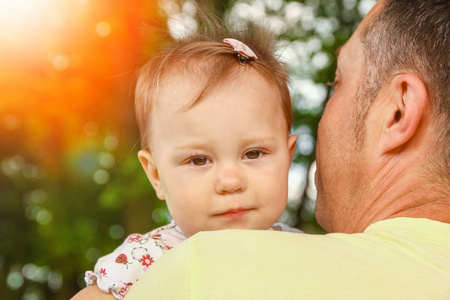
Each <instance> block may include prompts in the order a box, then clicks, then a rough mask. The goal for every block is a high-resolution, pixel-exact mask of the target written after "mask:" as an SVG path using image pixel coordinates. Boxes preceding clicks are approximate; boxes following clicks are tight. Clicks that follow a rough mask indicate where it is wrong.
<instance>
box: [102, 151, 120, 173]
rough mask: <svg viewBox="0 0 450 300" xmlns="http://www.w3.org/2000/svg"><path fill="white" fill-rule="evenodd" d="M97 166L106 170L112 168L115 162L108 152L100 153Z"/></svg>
mask: <svg viewBox="0 0 450 300" xmlns="http://www.w3.org/2000/svg"><path fill="white" fill-rule="evenodd" d="M98 162H99V164H100V165H101V166H102V167H103V168H106V169H109V168H112V167H113V166H114V164H115V162H116V160H115V159H114V156H113V155H112V154H111V153H109V152H102V153H99V155H98Z"/></svg>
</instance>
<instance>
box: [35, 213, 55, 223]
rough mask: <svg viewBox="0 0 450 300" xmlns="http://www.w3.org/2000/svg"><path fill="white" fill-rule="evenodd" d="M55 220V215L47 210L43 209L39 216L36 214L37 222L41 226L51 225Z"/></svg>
mask: <svg viewBox="0 0 450 300" xmlns="http://www.w3.org/2000/svg"><path fill="white" fill-rule="evenodd" d="M52 219H53V215H52V213H51V212H49V211H48V210H46V209H41V210H40V211H39V212H38V213H37V214H36V221H37V222H38V223H39V224H41V225H47V224H49V223H50V222H51V221H52Z"/></svg>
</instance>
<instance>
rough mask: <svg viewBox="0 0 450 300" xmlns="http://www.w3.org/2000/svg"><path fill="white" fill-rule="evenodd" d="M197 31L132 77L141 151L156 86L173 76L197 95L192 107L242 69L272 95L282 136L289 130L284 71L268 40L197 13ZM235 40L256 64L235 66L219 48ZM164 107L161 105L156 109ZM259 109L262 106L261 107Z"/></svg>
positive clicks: (227, 49) (146, 143)
mask: <svg viewBox="0 0 450 300" xmlns="http://www.w3.org/2000/svg"><path fill="white" fill-rule="evenodd" d="M198 12H199V14H200V21H201V23H200V29H199V30H198V31H197V32H195V33H192V34H190V35H189V36H187V37H185V38H182V39H178V40H174V41H172V42H171V43H170V44H169V45H167V46H166V47H165V48H164V49H162V50H161V51H160V52H159V53H157V54H156V55H155V56H153V57H152V58H151V59H150V60H149V61H148V62H146V63H145V64H144V65H143V66H142V67H141V68H140V69H139V70H138V73H137V83H136V90H135V111H136V119H137V123H138V127H139V131H140V137H141V148H142V149H150V134H151V131H150V127H151V121H150V120H151V117H152V116H151V115H152V110H153V108H154V105H155V102H157V101H159V99H155V96H157V90H158V87H159V85H160V84H161V83H162V82H163V81H164V84H169V85H170V81H171V76H173V75H174V74H183V75H184V74H189V76H193V78H194V79H196V78H197V79H198V80H195V83H196V85H197V86H198V92H197V94H196V95H195V96H194V97H193V99H191V102H189V103H188V106H187V108H189V107H192V106H193V105H195V104H196V103H198V102H199V101H201V100H202V99H203V98H204V96H205V95H206V94H207V93H209V92H211V91H212V90H213V89H214V88H215V87H216V86H218V85H219V84H222V83H224V82H227V81H231V80H232V79H233V78H236V77H239V76H243V75H242V74H244V73H243V72H244V71H245V69H247V68H249V67H250V68H252V69H254V70H256V71H257V72H258V73H259V74H261V75H262V76H263V77H264V78H265V79H266V80H267V81H268V83H269V84H271V85H272V86H273V88H274V89H276V90H277V94H278V96H279V101H280V108H281V111H282V113H283V115H284V117H285V119H286V124H287V130H288V131H290V129H291V126H292V107H291V99H290V94H289V88H288V78H289V77H288V72H287V70H286V67H285V66H284V65H283V64H282V63H281V62H280V61H279V60H278V59H277V57H276V56H275V50H276V49H275V38H274V35H273V34H272V33H271V32H269V31H267V30H265V29H263V28H262V27H260V26H257V25H254V24H250V25H248V26H247V27H246V28H244V29H242V30H232V29H230V28H229V26H225V25H224V22H223V21H221V20H219V19H218V18H217V17H214V16H212V15H211V13H209V12H208V13H206V12H205V11H204V10H201V9H200V10H199V11H198ZM224 38H234V39H237V40H239V41H241V42H243V43H244V44H246V45H247V46H249V47H250V48H251V49H252V50H253V51H254V52H255V54H256V55H257V57H258V59H256V60H255V59H249V60H247V61H246V62H245V66H242V65H241V64H240V63H239V60H238V58H237V53H236V52H235V51H234V50H233V48H232V47H231V46H230V45H229V44H227V43H224V42H223V39H224ZM161 105H164V104H161ZM261 105H265V104H264V103H261Z"/></svg>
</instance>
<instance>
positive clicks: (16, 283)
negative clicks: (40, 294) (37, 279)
mask: <svg viewBox="0 0 450 300" xmlns="http://www.w3.org/2000/svg"><path fill="white" fill-rule="evenodd" d="M23 282H24V280H23V277H22V274H20V272H18V271H12V272H10V273H9V274H8V277H6V284H7V285H8V287H9V288H10V289H11V290H17V289H19V288H20V287H21V286H22V285H23Z"/></svg>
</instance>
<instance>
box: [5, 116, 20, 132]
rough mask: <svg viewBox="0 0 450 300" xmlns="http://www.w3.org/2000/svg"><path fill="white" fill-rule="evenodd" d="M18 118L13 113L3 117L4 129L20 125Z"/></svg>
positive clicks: (12, 128)
mask: <svg viewBox="0 0 450 300" xmlns="http://www.w3.org/2000/svg"><path fill="white" fill-rule="evenodd" d="M20 123H21V121H20V118H19V117H18V116H15V115H7V116H6V117H5V119H4V124H5V127H6V129H9V130H14V129H16V128H18V127H19V126H20Z"/></svg>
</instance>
